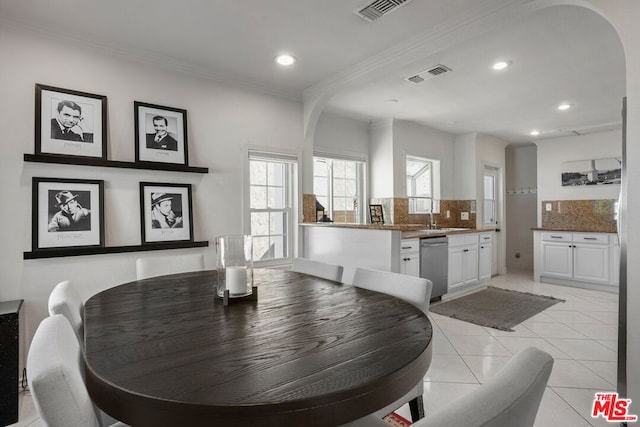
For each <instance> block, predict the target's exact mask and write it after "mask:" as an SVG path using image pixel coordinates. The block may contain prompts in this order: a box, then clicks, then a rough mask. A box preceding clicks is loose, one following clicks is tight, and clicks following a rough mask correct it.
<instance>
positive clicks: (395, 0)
mask: <svg viewBox="0 0 640 427" xmlns="http://www.w3.org/2000/svg"><path fill="white" fill-rule="evenodd" d="M410 1H411V0H376V1H373V2H371V3H367V4H366V5H364V6H361V7H359V8H358V9H356V10H355V11H354V13H355V14H356V15H358V16H360V17H361V18H363V19H365V20H366V21H369V22H375V21H377V20H378V19H379V18H382V16H383V15H386V14H387V13H389V12H391V11H394V10H396V9H397V8H399V7H400V6H404V5H405V4H407V3H409V2H410Z"/></svg>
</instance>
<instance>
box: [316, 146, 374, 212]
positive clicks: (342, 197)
mask: <svg viewBox="0 0 640 427" xmlns="http://www.w3.org/2000/svg"><path fill="white" fill-rule="evenodd" d="M363 176H364V162H363V161H357V160H347V159H337V158H329V157H314V158H313V193H314V194H315V195H316V200H317V201H318V203H320V204H321V205H322V206H323V207H324V208H325V210H326V211H327V215H328V216H329V218H331V219H332V220H333V222H341V223H361V222H362V217H363V214H362V194H363V193H364V190H363V188H364V185H363V179H362V177H363Z"/></svg>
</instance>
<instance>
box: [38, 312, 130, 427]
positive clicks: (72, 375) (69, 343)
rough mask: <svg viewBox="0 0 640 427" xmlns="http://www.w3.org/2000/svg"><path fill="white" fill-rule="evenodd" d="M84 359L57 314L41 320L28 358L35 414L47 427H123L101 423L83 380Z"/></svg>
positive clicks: (69, 326) (72, 333)
mask: <svg viewBox="0 0 640 427" xmlns="http://www.w3.org/2000/svg"><path fill="white" fill-rule="evenodd" d="M83 370H84V366H83V358H82V354H81V351H80V345H79V344H78V340H77V338H76V336H75V334H74V332H73V329H72V327H71V324H70V323H69V322H68V320H67V319H66V318H65V317H64V316H63V315H60V314H56V315H53V316H50V317H47V318H46V319H44V320H43V321H42V322H41V323H40V325H39V326H38V329H37V330H36V333H35V335H34V336H33V340H32V341H31V347H30V348H29V354H28V356H27V372H28V374H29V375H28V377H27V381H28V383H29V389H30V390H31V395H32V396H33V401H34V403H35V406H36V409H37V411H38V414H39V415H40V417H41V418H42V420H43V421H44V423H45V425H47V426H49V427H105V426H107V425H108V426H110V427H126V424H123V423H121V422H116V423H114V424H107V423H103V421H102V416H101V414H100V412H99V411H97V410H96V408H95V406H94V404H93V402H92V400H91V397H90V396H89V393H88V392H87V388H86V386H85V384H84V379H83V374H82V372H83Z"/></svg>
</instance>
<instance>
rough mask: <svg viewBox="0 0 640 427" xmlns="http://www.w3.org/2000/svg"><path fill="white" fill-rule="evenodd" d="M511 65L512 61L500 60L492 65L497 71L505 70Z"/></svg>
mask: <svg viewBox="0 0 640 427" xmlns="http://www.w3.org/2000/svg"><path fill="white" fill-rule="evenodd" d="M509 65H511V61H498V62H496V63H495V64H493V65H492V66H491V68H493V69H494V70H496V71H500V70H504V69H505V68H507V67H508V66H509Z"/></svg>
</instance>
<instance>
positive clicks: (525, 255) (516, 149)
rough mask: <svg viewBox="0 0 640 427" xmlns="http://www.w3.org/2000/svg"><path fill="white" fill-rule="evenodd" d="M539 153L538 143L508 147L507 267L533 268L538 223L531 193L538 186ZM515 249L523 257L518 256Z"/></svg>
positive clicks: (534, 199)
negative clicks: (521, 192)
mask: <svg viewBox="0 0 640 427" xmlns="http://www.w3.org/2000/svg"><path fill="white" fill-rule="evenodd" d="M536 165H537V153H536V146H535V145H533V144H532V145H526V146H511V147H507V149H506V166H505V177H506V178H505V183H506V188H507V195H506V206H505V208H506V211H507V212H508V213H509V216H508V218H507V223H506V227H505V228H506V230H507V245H506V255H505V256H506V263H507V268H517V269H526V270H531V271H532V270H533V232H532V231H531V228H532V227H535V226H536V214H537V209H536V205H537V203H538V199H537V196H536V194H535V193H528V191H529V189H532V190H533V189H535V188H536V182H537V178H536V175H537V166H536ZM520 189H523V191H527V193H524V194H520V193H518V194H509V190H517V191H520ZM516 252H518V253H520V258H516V257H515V254H516Z"/></svg>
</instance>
